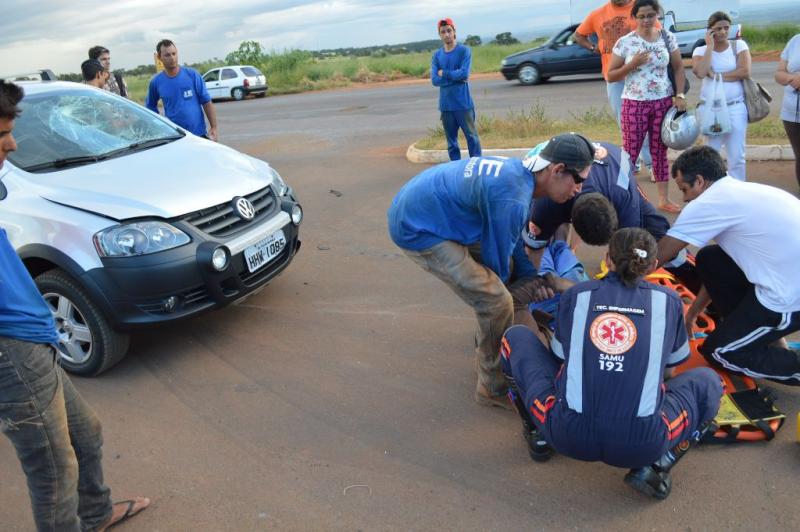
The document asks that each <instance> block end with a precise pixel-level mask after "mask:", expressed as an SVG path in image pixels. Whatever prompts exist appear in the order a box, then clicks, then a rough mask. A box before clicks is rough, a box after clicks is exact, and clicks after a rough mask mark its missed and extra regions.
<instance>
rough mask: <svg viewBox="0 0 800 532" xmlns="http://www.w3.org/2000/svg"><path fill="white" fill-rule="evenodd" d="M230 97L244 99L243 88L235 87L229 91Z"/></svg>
mask: <svg viewBox="0 0 800 532" xmlns="http://www.w3.org/2000/svg"><path fill="white" fill-rule="evenodd" d="M231 98H233V99H234V100H243V99H244V89H243V88H241V87H236V88H235V89H233V90H232V91H231Z"/></svg>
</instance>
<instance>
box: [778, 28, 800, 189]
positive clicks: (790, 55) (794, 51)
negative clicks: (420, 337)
mask: <svg viewBox="0 0 800 532" xmlns="http://www.w3.org/2000/svg"><path fill="white" fill-rule="evenodd" d="M775 81H777V82H778V83H780V84H781V85H783V86H784V87H786V88H785V89H784V90H783V106H781V120H783V128H784V129H785V130H786V135H787V136H788V137H789V142H791V143H792V150H794V173H795V177H796V178H797V184H798V185H800V33H798V34H797V35H795V36H794V37H792V38H791V39H790V40H789V42H788V43H787V44H786V48H784V49H783V53H781V60H780V62H779V63H778V70H777V71H776V72H775Z"/></svg>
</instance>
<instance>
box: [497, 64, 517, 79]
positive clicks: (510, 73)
mask: <svg viewBox="0 0 800 532" xmlns="http://www.w3.org/2000/svg"><path fill="white" fill-rule="evenodd" d="M517 66H518V65H505V66H504V67H502V68H500V73H501V74H503V77H505V78H506V79H507V80H509V81H510V80H512V79H517Z"/></svg>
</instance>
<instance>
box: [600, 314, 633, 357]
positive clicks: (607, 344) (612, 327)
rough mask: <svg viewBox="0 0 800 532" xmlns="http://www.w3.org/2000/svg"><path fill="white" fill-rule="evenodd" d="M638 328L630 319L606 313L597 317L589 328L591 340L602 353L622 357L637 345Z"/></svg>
mask: <svg viewBox="0 0 800 532" xmlns="http://www.w3.org/2000/svg"><path fill="white" fill-rule="evenodd" d="M636 336H637V332H636V326H635V325H634V324H633V322H632V321H631V319H630V318H628V317H627V316H625V315H623V314H618V313H616V312H606V313H604V314H600V315H599V316H597V317H596V318H595V319H594V321H592V325H591V327H590V328H589V338H591V340H592V343H593V344H594V346H595V347H596V348H597V349H598V350H599V351H600V352H601V353H606V354H609V355H621V354H622V353H625V352H627V351H629V350H630V349H631V348H632V347H633V345H634V344H635V343H636Z"/></svg>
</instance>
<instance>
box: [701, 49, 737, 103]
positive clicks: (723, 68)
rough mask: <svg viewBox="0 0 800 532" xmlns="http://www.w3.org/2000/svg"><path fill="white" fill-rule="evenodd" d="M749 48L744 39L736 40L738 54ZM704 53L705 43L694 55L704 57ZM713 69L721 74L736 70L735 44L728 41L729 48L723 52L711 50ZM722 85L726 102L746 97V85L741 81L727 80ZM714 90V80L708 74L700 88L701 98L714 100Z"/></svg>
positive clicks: (707, 100) (708, 100)
mask: <svg viewBox="0 0 800 532" xmlns="http://www.w3.org/2000/svg"><path fill="white" fill-rule="evenodd" d="M749 49H750V47H749V46H747V43H746V42H744V41H742V40H738V41H736V54H737V56H738V54H740V53H742V52H744V51H745V50H749ZM704 55H706V46H705V45H703V46H698V47H697V48H695V50H694V53H693V54H692V57H697V56H700V57H702V56H704ZM711 70H713V71H714V72H717V73H719V74H725V73H726V72H732V71H734V70H736V56H734V55H733V45H732V44H730V42H728V48H727V49H726V50H723V51H721V52H717V51H712V52H711ZM722 86H723V88H724V89H725V101H726V102H736V101H739V100H743V99H744V87H742V82H741V81H738V80H737V81H725V82H723V83H722ZM713 90H714V80H713V79H711V78H709V77H708V76H706V77H705V78H703V87H702V88H701V89H700V99H701V100H703V101H704V102H710V101H711V100H713V99H714V95H713V94H712V93H711V91H713Z"/></svg>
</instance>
